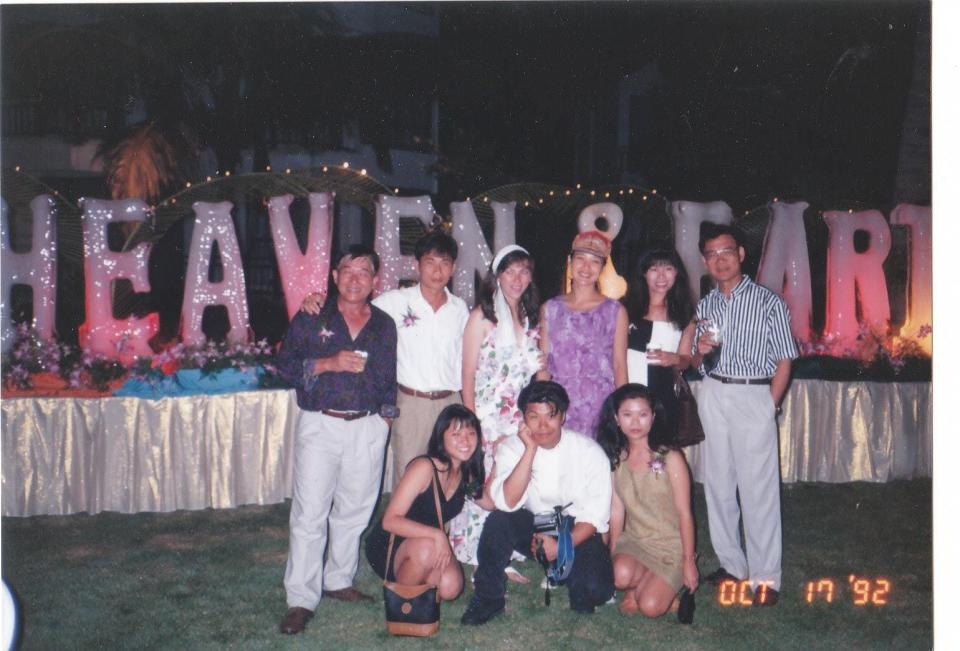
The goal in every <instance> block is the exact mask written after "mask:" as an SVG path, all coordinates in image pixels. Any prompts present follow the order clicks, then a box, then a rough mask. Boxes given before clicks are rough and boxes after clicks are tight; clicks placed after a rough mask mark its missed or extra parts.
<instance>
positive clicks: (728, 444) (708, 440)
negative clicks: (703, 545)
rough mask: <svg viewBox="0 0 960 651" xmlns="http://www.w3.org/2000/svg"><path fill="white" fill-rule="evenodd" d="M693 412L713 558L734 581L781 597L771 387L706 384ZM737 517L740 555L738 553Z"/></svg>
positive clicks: (777, 468)
mask: <svg viewBox="0 0 960 651" xmlns="http://www.w3.org/2000/svg"><path fill="white" fill-rule="evenodd" d="M697 405H698V411H699V413H700V420H701V421H702V422H703V429H704V434H705V439H704V441H703V479H704V488H705V492H706V498H707V521H708V523H709V526H710V541H711V542H712V543H713V551H714V552H715V553H716V554H717V558H718V559H719V560H720V565H721V566H722V567H723V568H724V569H726V570H727V571H728V572H730V573H731V574H733V575H734V576H736V577H739V578H741V579H748V580H750V581H751V582H753V585H754V586H756V585H757V582H761V581H763V582H766V583H767V584H768V585H769V586H770V587H772V588H773V589H774V590H780V575H781V568H780V565H781V552H782V547H781V546H782V542H781V529H780V453H779V444H778V432H777V423H776V420H775V416H776V413H775V412H776V408H775V406H774V404H773V397H772V396H771V395H770V386H769V385H763V384H760V385H743V384H723V383H722V382H719V381H717V380H714V379H713V378H710V377H707V378H704V379H703V386H702V387H701V390H700V392H699V393H698V394H697ZM738 491H739V494H740V501H739V503H738V502H737V492H738ZM741 515H742V516H743V533H744V538H745V539H746V548H747V553H746V555H744V553H743V550H742V549H741V547H740V528H739V521H740V517H741Z"/></svg>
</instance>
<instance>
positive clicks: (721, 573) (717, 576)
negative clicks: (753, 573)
mask: <svg viewBox="0 0 960 651" xmlns="http://www.w3.org/2000/svg"><path fill="white" fill-rule="evenodd" d="M703 580H704V581H706V582H707V583H709V584H710V585H713V586H718V585H720V584H721V583H723V582H724V581H733V582H734V583H740V579H738V578H737V577H735V576H734V575H732V574H730V572H727V570H726V569H724V568H722V567H721V568H720V569H718V570H717V571H715V572H711V573H710V574H708V575H706V576H705V577H703Z"/></svg>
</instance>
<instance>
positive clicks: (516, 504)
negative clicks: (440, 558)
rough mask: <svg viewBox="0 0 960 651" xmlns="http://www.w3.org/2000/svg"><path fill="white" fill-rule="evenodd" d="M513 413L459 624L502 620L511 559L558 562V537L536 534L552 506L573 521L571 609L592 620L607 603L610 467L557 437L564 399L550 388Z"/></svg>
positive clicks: (591, 448) (534, 387) (581, 439)
mask: <svg viewBox="0 0 960 651" xmlns="http://www.w3.org/2000/svg"><path fill="white" fill-rule="evenodd" d="M517 405H518V407H519V408H520V411H521V412H522V413H523V422H522V423H521V424H520V428H519V431H518V433H517V434H518V435H517V436H516V437H510V438H508V439H507V440H505V441H504V442H503V443H501V444H500V445H499V446H498V448H497V451H496V471H495V472H496V474H495V475H494V476H493V478H492V479H491V482H490V492H491V495H492V496H493V501H494V503H495V504H496V508H497V510H495V511H494V512H493V513H491V514H490V516H489V517H488V518H487V520H486V522H484V525H483V531H482V533H481V534H480V543H479V546H478V548H477V558H478V560H479V565H478V566H477V571H476V572H475V573H474V575H473V581H474V596H473V599H471V601H470V605H469V606H467V610H466V612H465V613H464V615H463V618H462V619H461V622H462V623H463V624H468V625H478V624H484V623H486V622H487V621H489V620H490V619H492V618H493V617H496V616H497V615H499V614H501V613H502V612H503V609H504V604H505V595H506V577H505V575H504V573H503V570H504V568H505V567H506V566H507V564H508V563H509V561H510V555H511V554H512V553H513V552H514V551H517V552H520V553H522V554H526V555H533V554H534V552H535V549H536V548H537V547H538V546H539V545H542V547H543V551H544V553H545V555H546V558H547V560H549V561H551V562H552V561H554V560H556V558H557V539H556V537H554V536H551V535H549V534H543V533H534V530H533V516H534V514H535V513H544V512H549V511H552V510H553V509H554V507H557V506H563V507H566V508H565V509H564V511H563V513H564V515H566V516H570V517H572V518H573V530H572V532H571V533H572V538H573V544H574V548H575V555H574V563H573V569H572V571H571V572H570V575H569V577H568V578H567V580H566V585H567V588H568V590H569V593H570V607H571V608H572V609H573V610H574V611H576V612H579V613H592V612H594V610H595V608H596V607H597V606H599V605H601V604H603V603H606V602H607V601H608V600H609V599H610V597H611V596H612V595H613V570H612V567H611V564H610V554H609V551H608V549H607V546H606V545H605V544H604V543H603V539H602V537H601V536H602V534H604V533H606V532H607V531H608V529H609V524H610V499H611V491H612V484H611V481H610V461H609V460H608V459H607V457H606V455H605V454H604V453H603V450H602V449H601V448H600V446H599V445H598V444H597V443H596V441H593V440H592V439H590V438H587V437H586V436H583V435H582V434H579V433H577V432H574V431H573V430H565V429H563V427H562V426H563V421H564V417H565V416H566V411H567V408H568V407H569V406H570V399H569V397H568V396H567V392H566V391H565V390H564V388H563V387H562V386H560V385H559V384H557V383H556V382H545V381H540V382H533V383H531V384H530V385H528V386H527V387H526V388H524V389H523V391H521V392H520V396H519V397H518V399H517Z"/></svg>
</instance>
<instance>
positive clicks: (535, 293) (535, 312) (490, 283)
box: [477, 251, 540, 328]
mask: <svg viewBox="0 0 960 651" xmlns="http://www.w3.org/2000/svg"><path fill="white" fill-rule="evenodd" d="M522 260H526V261H527V264H528V265H529V266H530V276H531V278H530V285H529V286H528V287H527V289H526V291H524V292H523V294H522V295H521V296H520V301H519V305H518V306H517V308H518V311H519V312H520V314H519V315H518V316H519V317H520V321H521V322H523V319H524V318H526V319H527V321H528V323H529V327H530V328H536V327H537V322H538V321H539V320H540V291H539V290H538V289H537V284H536V283H535V282H534V281H533V269H534V267H533V258H532V257H530V254H529V253H527V252H526V251H511V252H510V253H508V254H507V255H505V256H503V260H501V261H500V264H499V265H497V268H496V269H491V270H490V271H489V272H488V273H487V275H486V277H485V278H484V279H483V282H481V283H480V293H479V295H478V296H477V305H479V306H480V309H481V310H482V311H483V316H484V318H486V319H487V320H488V321H490V322H491V323H496V322H497V315H496V314H495V313H494V308H493V294H494V292H496V291H497V276H498V275H499V274H502V273H503V272H504V271H505V270H506V268H507V267H509V266H510V265H512V264H513V263H514V262H519V261H522Z"/></svg>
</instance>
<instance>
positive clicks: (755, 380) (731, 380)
mask: <svg viewBox="0 0 960 651" xmlns="http://www.w3.org/2000/svg"><path fill="white" fill-rule="evenodd" d="M709 377H712V378H713V379H714V380H716V381H717V382H723V383H724V384H770V381H771V380H772V379H773V378H769V377H727V376H725V375H717V374H716V373H710V374H709Z"/></svg>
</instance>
